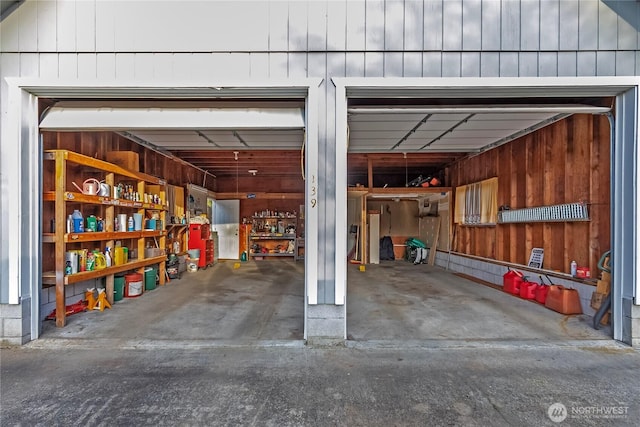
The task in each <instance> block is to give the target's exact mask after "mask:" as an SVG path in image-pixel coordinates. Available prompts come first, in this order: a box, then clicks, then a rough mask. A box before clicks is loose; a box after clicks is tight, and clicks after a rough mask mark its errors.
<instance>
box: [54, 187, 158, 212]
mask: <svg viewBox="0 0 640 427" xmlns="http://www.w3.org/2000/svg"><path fill="white" fill-rule="evenodd" d="M63 197H64V201H65V202H73V203H89V204H92V205H107V206H119V207H122V208H132V209H147V210H150V211H166V210H167V207H166V206H165V205H160V204H156V203H144V202H134V201H133V200H126V199H113V198H111V197H103V196H90V195H88V194H82V193H77V192H74V191H65V192H64V195H63ZM43 200H44V201H45V202H54V201H55V200H56V193H55V191H45V192H44V196H43Z"/></svg>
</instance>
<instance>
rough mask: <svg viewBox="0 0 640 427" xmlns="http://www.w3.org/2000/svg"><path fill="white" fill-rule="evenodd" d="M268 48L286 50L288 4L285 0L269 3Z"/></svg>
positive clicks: (287, 41)
mask: <svg viewBox="0 0 640 427" xmlns="http://www.w3.org/2000/svg"><path fill="white" fill-rule="evenodd" d="M268 17H269V37H268V43H269V50H274V51H278V50H287V48H288V45H289V40H288V35H289V31H288V30H289V29H288V27H287V22H288V19H289V6H288V4H287V3H286V2H273V3H269V14H268Z"/></svg>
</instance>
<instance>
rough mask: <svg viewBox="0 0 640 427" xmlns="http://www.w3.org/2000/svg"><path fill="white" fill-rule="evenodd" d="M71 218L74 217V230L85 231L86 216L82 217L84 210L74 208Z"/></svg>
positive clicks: (77, 231)
mask: <svg viewBox="0 0 640 427" xmlns="http://www.w3.org/2000/svg"><path fill="white" fill-rule="evenodd" d="M71 218H72V219H73V232H74V233H83V232H84V218H82V212H80V211H79V210H78V209H76V210H74V211H73V214H71Z"/></svg>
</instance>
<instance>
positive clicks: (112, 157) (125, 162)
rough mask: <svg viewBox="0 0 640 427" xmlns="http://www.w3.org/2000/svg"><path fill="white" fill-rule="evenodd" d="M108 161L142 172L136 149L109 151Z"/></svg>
mask: <svg viewBox="0 0 640 427" xmlns="http://www.w3.org/2000/svg"><path fill="white" fill-rule="evenodd" d="M107 162H109V163H113V164H114V165H118V166H120V167H122V168H124V169H127V170H130V171H134V172H140V159H139V158H138V153H136V152H135V151H109V152H107Z"/></svg>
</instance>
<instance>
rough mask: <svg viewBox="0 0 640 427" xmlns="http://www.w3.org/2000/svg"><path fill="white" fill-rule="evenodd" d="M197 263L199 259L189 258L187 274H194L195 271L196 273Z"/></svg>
mask: <svg viewBox="0 0 640 427" xmlns="http://www.w3.org/2000/svg"><path fill="white" fill-rule="evenodd" d="M199 261H200V258H191V261H189V263H188V264H187V271H189V273H195V272H196V271H198V262H199Z"/></svg>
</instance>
